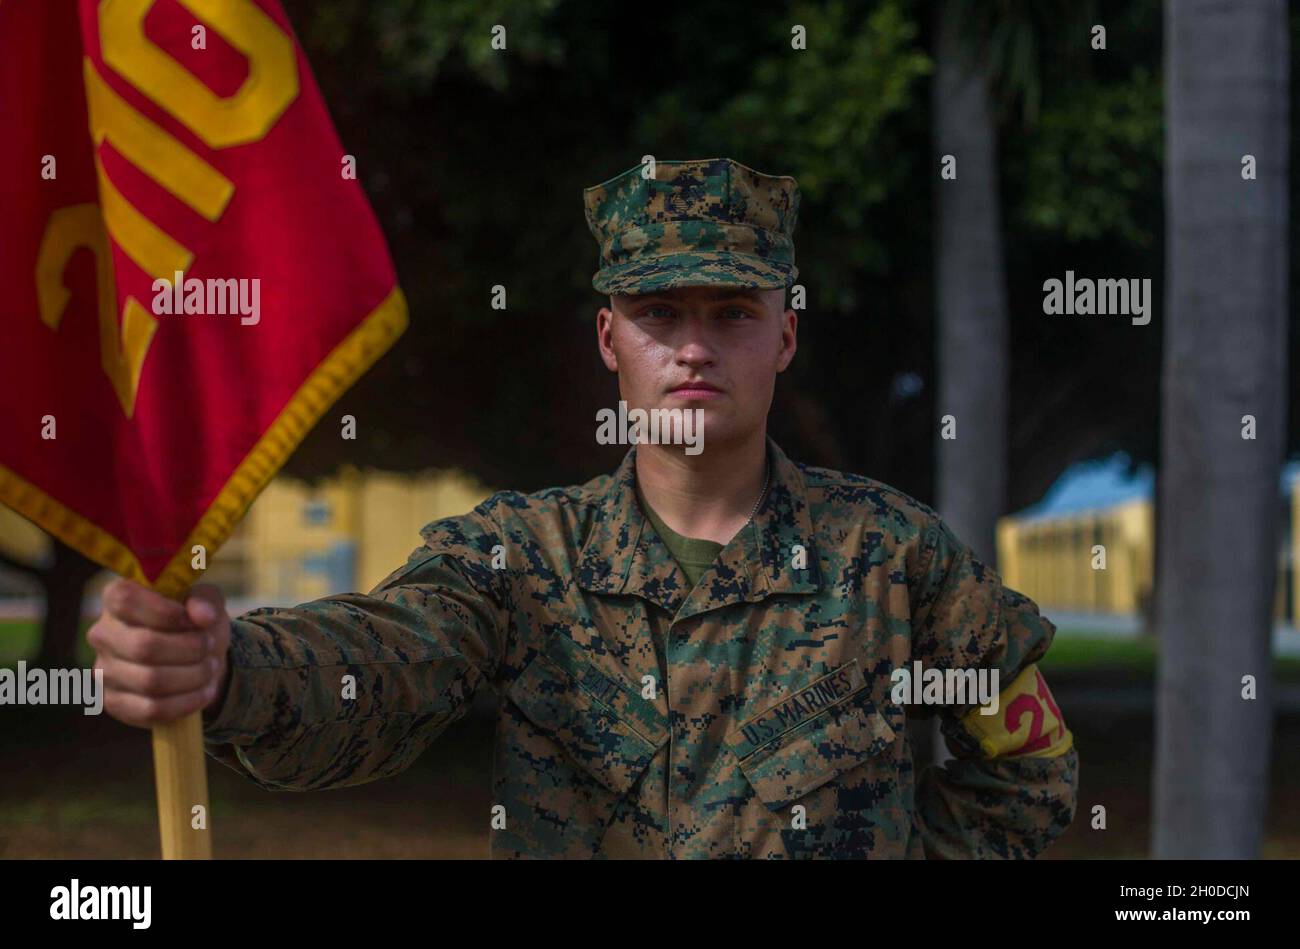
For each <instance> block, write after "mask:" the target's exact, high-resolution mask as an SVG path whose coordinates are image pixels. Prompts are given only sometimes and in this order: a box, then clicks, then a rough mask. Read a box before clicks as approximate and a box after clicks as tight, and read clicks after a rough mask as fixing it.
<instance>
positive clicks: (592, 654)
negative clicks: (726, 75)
mask: <svg viewBox="0 0 1300 949" xmlns="http://www.w3.org/2000/svg"><path fill="white" fill-rule="evenodd" d="M584 199H585V207H586V216H587V222H588V225H589V227H590V229H591V231H592V233H593V235H594V236H595V237H596V239H597V241H598V242H599V244H600V264H601V266H600V270H599V272H598V273H597V274H596V276H595V278H594V280H593V285H594V286H595V288H596V289H597V290H598V291H600V292H602V293H606V294H615V295H617V294H644V293H653V292H660V291H667V290H670V289H672V288H676V287H687V286H702V285H704V286H714V285H717V286H735V287H749V288H758V289H768V290H770V289H777V288H788V287H789V286H791V285H792V284H793V283H794V280H795V278H796V276H797V270H796V269H795V266H794V247H793V239H792V238H793V231H794V226H795V220H796V217H797V212H798V204H799V194H798V190H797V186H796V184H795V182H794V180H793V179H792V178H789V177H773V176H768V175H763V174H759V173H758V172H755V171H753V170H752V169H749V168H747V167H745V166H744V165H741V164H739V163H737V162H734V161H730V160H726V159H713V160H707V161H688V162H658V163H657V167H656V168H655V169H654V173H653V174H652V175H647V174H645V173H643V169H642V166H637V167H636V168H633V169H631V170H629V171H628V172H625V173H624V174H622V175H619V176H618V177H616V178H613V179H611V180H610V181H607V182H605V183H604V184H602V185H598V186H595V187H593V188H589V189H587V191H586V192H585V194H584ZM765 445H766V463H767V468H766V471H767V477H766V486H765V490H764V491H763V492H762V494H761V495H760V496H759V500H758V502H757V503H756V504H755V506H754V510H753V512H752V514H751V517H750V518H749V520H748V521H747V522H746V523H745V524H744V526H743V527H741V529H740V530H739V531H737V532H736V533H735V534H734V536H732V537H731V538H730V540H729V541H727V542H726V543H721V542H717V541H709V540H707V539H701V538H692V537H685V536H681V535H679V534H678V533H677V532H675V531H673V530H672V529H671V528H670V527H669V526H668V525H667V524H666V523H665V520H664V518H663V517H661V516H660V515H659V514H658V513H656V512H655V511H654V510H653V508H650V507H649V505H648V504H646V502H645V499H644V497H643V496H642V492H641V490H640V488H639V485H638V477H637V463H636V454H637V452H638V451H639V450H648V446H646V445H634V446H633V447H631V448H630V449H629V450H628V452H627V454H626V456H625V458H624V460H623V462H622V464H621V465H620V466H619V468H618V469H617V470H616V471H614V472H613V473H612V474H605V475H601V476H599V477H597V478H594V479H593V480H591V481H589V482H587V483H586V484H582V485H576V486H571V487H557V488H550V489H547V490H543V491H538V492H535V493H532V494H520V493H517V492H512V491H504V492H499V493H497V494H494V495H493V496H492V497H490V498H488V499H487V500H486V501H484V502H483V503H482V504H480V505H479V506H478V507H476V508H475V509H474V510H473V511H472V512H470V513H468V514H465V515H463V516H459V517H450V518H444V519H442V520H438V521H434V522H433V523H430V524H428V525H427V526H425V527H424V528H423V530H422V532H421V534H422V537H423V544H421V545H420V546H419V547H418V548H417V549H416V550H415V551H414V552H413V553H412V554H411V556H410V558H409V559H408V561H407V562H406V563H405V564H404V565H403V566H402V567H400V568H399V569H397V570H396V571H395V572H394V573H392V574H391V575H390V576H389V577H388V578H387V579H385V580H384V581H383V582H382V583H380V584H379V586H377V587H376V588H375V589H374V590H372V591H371V592H370V593H369V594H365V595H362V594H342V595H337V596H329V597H326V598H324V599H320V600H316V601H313V602H310V603H305V604H302V605H300V606H296V607H293V608H289V609H259V610H255V611H253V612H250V613H247V614H244V615H243V616H241V617H239V618H238V619H236V620H234V621H233V623H232V627H231V638H230V652H229V657H228V658H229V670H230V671H229V675H228V677H227V679H226V682H227V686H226V694H225V696H224V699H223V700H222V701H221V702H220V703H218V704H214V705H213V707H212V708H211V709H210V710H209V711H207V712H205V715H204V721H205V727H204V736H205V741H206V745H207V750H208V753H209V754H210V755H212V756H213V757H215V758H217V759H218V760H220V761H222V762H223V763H225V764H227V765H229V766H230V767H233V768H236V769H238V770H239V771H241V772H242V773H244V774H246V775H247V776H248V778H249V779H251V780H252V781H254V782H256V783H257V784H258V785H260V786H262V787H265V788H268V789H295V790H308V789H315V788H329V787H340V786H345V785H354V784H360V783H362V782H366V781H371V780H374V779H376V778H381V777H384V776H387V775H392V774H396V773H398V772H400V771H401V770H403V769H404V768H406V767H407V766H408V765H409V764H411V762H412V761H414V760H415V759H416V757H417V756H419V754H420V753H421V752H422V751H423V750H424V749H425V748H426V747H428V745H429V744H430V743H431V742H432V741H434V740H435V739H436V738H437V737H438V735H439V734H441V733H442V732H443V730H444V729H446V728H447V726H448V725H450V724H451V723H452V722H454V721H455V720H457V719H458V718H459V717H461V716H462V715H464V714H465V713H466V711H467V710H468V709H469V708H470V704H471V701H472V699H473V698H474V696H475V694H476V693H477V692H478V691H479V690H481V689H492V690H494V691H495V693H496V694H497V695H498V696H499V699H500V701H499V720H498V723H497V729H496V737H495V751H494V767H493V778H492V782H493V801H494V804H499V805H501V810H500V811H499V814H500V816H501V818H502V819H501V820H500V821H498V822H497V823H498V824H499V825H500V826H494V827H493V829H492V831H491V853H492V855H493V856H494V857H563V858H591V857H642V858H807V857H826V858H853V857H859V858H862V857H870V858H888V857H892V858H959V857H977V858H1025V857H1033V856H1036V855H1038V854H1039V853H1041V852H1042V851H1043V850H1044V848H1046V847H1047V846H1048V844H1049V843H1050V842H1051V840H1052V839H1053V838H1055V837H1056V836H1058V835H1059V834H1060V833H1061V832H1062V831H1063V830H1064V829H1065V828H1066V827H1067V826H1068V825H1069V823H1070V821H1071V820H1072V818H1073V816H1074V812H1075V801H1076V793H1077V781H1078V779H1077V774H1078V755H1077V751H1076V750H1075V748H1074V745H1073V739H1072V736H1071V734H1070V732H1069V730H1068V728H1067V727H1066V725H1065V721H1064V718H1063V716H1062V714H1061V712H1060V710H1059V709H1058V708H1057V705H1056V703H1055V701H1054V700H1053V698H1052V695H1051V692H1050V690H1049V689H1048V687H1047V683H1046V681H1045V680H1044V678H1043V676H1042V674H1041V672H1040V671H1039V670H1038V666H1037V663H1038V661H1039V660H1040V659H1041V658H1042V656H1043V655H1044V653H1045V652H1046V651H1047V649H1048V646H1049V645H1050V644H1051V641H1052V637H1053V634H1054V631H1055V630H1054V627H1053V626H1052V624H1051V623H1050V622H1049V621H1048V620H1047V619H1045V618H1043V617H1042V616H1041V615H1040V613H1039V610H1038V608H1037V607H1036V606H1035V605H1034V603H1033V602H1032V601H1030V600H1029V599H1027V598H1026V597H1024V596H1022V595H1020V594H1019V593H1016V592H1015V591H1013V590H1011V589H1008V588H1007V587H1005V586H1004V585H1003V584H1002V582H1001V579H1000V578H999V576H998V574H997V573H996V572H995V571H994V570H993V569H991V568H990V567H988V566H987V565H985V564H983V563H981V562H980V561H979V560H978V559H977V558H976V557H975V556H974V555H973V554H972V552H971V550H970V549H969V548H968V547H966V546H965V545H964V544H963V543H962V542H961V541H960V540H959V539H958V538H957V537H956V536H954V534H953V532H952V531H951V530H950V529H949V527H948V526H947V525H946V524H945V523H944V522H943V520H942V519H941V518H940V517H939V516H938V515H937V514H936V513H935V512H934V511H933V510H931V509H930V508H929V507H927V506H925V505H924V504H921V503H919V502H917V501H915V500H913V499H912V498H910V497H908V496H907V495H905V494H903V493H901V492H899V491H897V490H894V489H893V488H890V487H888V486H887V485H884V484H881V483H880V482H878V481H875V480H872V479H871V478H868V477H864V476H861V475H856V474H848V473H844V472H839V471H831V470H827V469H823V468H816V467H810V466H806V465H803V464H799V463H797V462H794V461H792V460H791V459H789V458H788V457H787V456H786V455H785V453H784V452H783V451H782V450H781V449H780V447H779V446H778V445H777V444H776V443H775V442H774V441H772V440H771V439H770V438H766V440H765ZM705 450H706V451H707V443H706V449H705ZM918 662H919V663H921V665H922V667H924V668H927V669H937V670H984V671H985V672H991V671H992V670H997V672H998V681H999V682H1000V692H1001V694H1000V696H999V702H998V711H997V713H996V714H993V715H984V714H981V712H982V711H983V710H982V709H981V708H979V707H978V706H977V705H975V704H974V696H969V695H968V696H967V698H968V699H969V701H967V702H964V703H960V704H954V703H949V704H943V705H915V704H903V702H900V701H896V700H895V698H896V694H897V693H896V691H895V689H894V684H895V681H896V680H895V678H894V675H893V674H894V672H895V670H898V669H904V668H905V669H909V670H911V669H913V668H915V665H914V664H915V663H918ZM344 675H352V676H354V677H355V681H356V683H357V688H356V695H355V698H344V697H343V693H342V690H341V688H340V682H341V680H342V677H343V676H344ZM934 714H939V715H940V716H941V722H942V724H941V728H942V732H943V735H944V737H945V739H946V742H947V744H948V747H949V750H950V751H951V752H952V753H953V755H954V756H955V757H954V758H953V759H952V760H950V761H948V762H947V763H946V764H945V765H943V766H933V767H929V768H926V769H925V770H923V771H922V772H921V773H919V774H918V773H917V772H916V770H915V768H914V765H913V758H912V749H911V747H910V745H909V742H908V738H907V730H906V728H905V727H904V726H905V722H906V720H907V719H908V717H909V716H921V717H927V716H930V715H934ZM484 819H485V820H488V815H484Z"/></svg>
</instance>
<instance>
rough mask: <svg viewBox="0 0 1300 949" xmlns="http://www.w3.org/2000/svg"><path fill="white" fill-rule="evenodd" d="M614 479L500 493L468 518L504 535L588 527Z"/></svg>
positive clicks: (597, 478) (607, 476)
mask: <svg viewBox="0 0 1300 949" xmlns="http://www.w3.org/2000/svg"><path fill="white" fill-rule="evenodd" d="M611 481H612V476H611V475H608V474H602V475H600V476H598V477H595V478H592V479H591V480H590V481H586V482H584V483H582V484H572V485H564V486H558V487H550V488H542V489H540V490H537V491H532V492H523V491H497V492H496V493H495V494H493V495H491V496H490V497H488V498H486V499H484V500H483V501H482V502H481V503H480V504H478V505H477V506H476V507H475V508H474V510H473V511H472V512H470V514H468V515H466V517H468V518H473V519H474V520H476V521H477V522H478V523H480V524H481V525H482V526H483V527H484V528H486V529H495V530H497V531H499V532H503V533H515V532H525V533H536V532H539V531H544V530H547V529H555V528H560V529H562V530H571V529H574V528H579V527H581V526H583V525H585V524H586V522H587V521H588V520H589V519H590V518H591V516H592V514H593V512H595V511H596V510H597V509H598V508H599V507H600V505H601V503H602V502H603V501H604V499H605V497H606V495H607V493H608V491H609V489H610V485H611Z"/></svg>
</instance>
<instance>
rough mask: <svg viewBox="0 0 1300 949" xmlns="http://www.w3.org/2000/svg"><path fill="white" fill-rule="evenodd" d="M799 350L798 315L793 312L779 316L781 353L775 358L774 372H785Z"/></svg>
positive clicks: (786, 312) (789, 311) (788, 311)
mask: <svg viewBox="0 0 1300 949" xmlns="http://www.w3.org/2000/svg"><path fill="white" fill-rule="evenodd" d="M798 348H799V315H798V314H797V313H795V311H794V310H786V311H785V312H784V313H782V314H781V351H780V352H779V353H778V354H777V357H776V371H777V372H785V369H786V366H788V365H790V363H791V362H792V361H793V360H794V354H795V351H796V350H798Z"/></svg>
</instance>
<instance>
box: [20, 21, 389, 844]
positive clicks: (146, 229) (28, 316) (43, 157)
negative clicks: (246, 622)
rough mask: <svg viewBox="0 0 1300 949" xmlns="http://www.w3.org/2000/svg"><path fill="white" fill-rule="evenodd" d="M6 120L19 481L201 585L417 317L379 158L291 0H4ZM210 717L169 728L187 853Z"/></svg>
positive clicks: (120, 561)
mask: <svg viewBox="0 0 1300 949" xmlns="http://www.w3.org/2000/svg"><path fill="white" fill-rule="evenodd" d="M0 141H4V142H5V143H6V146H5V148H3V149H0V207H3V208H4V209H5V214H4V215H3V216H2V217H0V246H2V247H3V248H4V253H3V254H0V308H3V312H0V317H3V319H4V323H5V332H6V345H5V346H4V347H0V419H3V420H4V425H5V432H4V438H3V439H0V502H3V503H5V504H7V505H9V506H10V507H12V508H14V509H15V510H17V511H18V512H19V513H21V514H22V515H24V516H25V517H27V518H29V519H30V520H32V521H34V522H35V523H36V524H37V525H39V526H40V527H42V528H44V529H45V530H47V531H48V532H49V533H51V534H53V535H54V536H55V537H58V538H59V539H61V540H62V541H64V542H65V543H67V544H68V545H69V546H71V547H73V548H75V549H76V550H79V551H80V552H81V553H83V554H85V555H86V556H87V557H89V558H91V559H92V560H94V561H96V562H97V563H99V564H101V565H103V566H104V567H107V568H109V569H111V570H113V571H115V572H117V573H119V574H121V575H122V576H124V577H127V578H130V579H133V580H136V581H137V582H140V583H143V584H146V585H149V586H151V587H152V588H154V589H155V590H158V591H160V592H162V593H164V594H166V595H168V596H172V597H175V598H177V599H181V598H183V597H184V594H185V591H187V590H188V589H189V587H190V585H191V584H192V583H193V582H194V581H195V580H196V579H197V578H198V577H199V576H200V575H201V574H202V572H203V570H204V569H205V568H206V560H207V558H208V557H211V556H212V555H213V554H214V553H215V552H216V550H217V549H218V548H219V547H220V546H221V544H222V543H223V542H224V541H225V540H226V538H227V537H229V536H230V533H231V531H232V530H234V528H235V526H236V524H238V522H239V520H240V518H241V517H242V516H243V515H244V513H245V512H246V511H247V509H248V506H249V505H250V504H251V503H252V502H253V499H254V498H255V497H256V496H257V494H258V492H260V491H261V490H262V488H263V487H264V486H265V485H266V484H267V483H268V482H269V481H270V479H271V478H272V477H273V476H274V475H275V473H276V471H278V470H279V468H280V467H281V465H283V464H284V462H285V460H286V459H287V458H288V457H289V455H290V454H291V453H292V452H293V451H294V449H295V448H296V447H297V446H298V445H299V444H300V442H301V441H302V439H303V438H304V437H305V436H306V434H307V432H308V431H309V430H310V429H311V428H312V426H313V425H315V424H316V423H317V422H318V421H319V420H320V419H321V417H322V416H323V415H324V413H325V412H326V411H327V410H328V409H329V407H330V406H331V405H332V404H333V403H334V402H335V401H336V400H337V399H338V397H339V396H340V395H341V394H342V393H343V392H344V391H346V390H347V389H348V387H350V386H351V385H352V384H353V383H354V382H355V381H356V380H357V379H358V378H359V377H360V376H361V375H362V374H363V373H364V372H365V371H366V370H367V369H369V368H370V366H371V365H372V364H373V363H374V362H375V361H376V360H377V359H378V358H379V357H380V356H381V355H382V354H383V353H384V352H385V351H386V350H387V349H388V348H389V347H390V346H391V345H392V344H393V342H394V341H395V340H396V338H397V337H398V336H399V335H400V334H401V333H402V331H403V329H404V328H405V327H406V324H407V309H406V301H405V299H404V297H403V296H402V292H401V290H400V289H399V287H398V285H397V280H396V274H395V273H394V270H393V265H392V261H391V259H390V257H389V254H388V249H387V246H386V244H385V241H384V237H383V234H382V232H381V231H380V229H379V226H378V224H377V222H376V220H375V217H374V214H373V213H372V211H371V209H370V206H369V203H368V202H367V199H366V197H365V194H364V192H363V191H362V189H361V186H360V183H359V180H358V176H357V173H356V167H357V164H356V160H355V158H354V156H351V155H346V154H344V151H343V149H342V147H341V146H340V144H339V140H338V137H337V135H336V133H335V131H334V128H333V124H332V123H331V121H330V118H329V115H328V113H327V112H326V109H325V105H324V102H323V100H322V98H321V95H320V91H319V89H318V88H317V86H316V84H315V80H314V79H313V77H312V74H311V70H310V68H309V66H308V64H307V61H306V59H305V57H304V55H303V53H302V50H301V48H300V47H299V45H298V43H297V42H296V40H295V38H294V34H293V30H292V28H291V26H290V24H289V21H288V19H287V17H286V16H285V14H284V10H283V9H282V8H281V6H280V4H279V2H278V0H182V2H180V3H158V2H157V0H0ZM202 726H203V722H202V715H201V713H195V714H194V715H191V716H190V717H188V718H186V719H184V720H182V721H178V722H176V723H174V724H171V725H166V726H162V727H159V728H156V729H154V733H153V744H154V762H155V769H156V779H157V790H158V806H159V826H160V829H161V832H162V852H163V856H164V857H166V858H169V859H171V858H184V857H192V858H204V857H207V856H209V855H210V853H211V844H210V836H209V833H208V831H207V830H206V829H200V828H201V827H202V828H206V827H209V826H210V821H208V820H207V817H208V815H207V814H206V811H207V804H208V800H207V787H206V772H205V770H204V760H203V754H204V743H203V742H204V735H203V727H202ZM198 807H201V808H202V809H203V810H202V812H200V811H197V810H195V809H196V808H198ZM200 813H202V816H203V818H204V819H203V820H199V819H198V818H199V816H200Z"/></svg>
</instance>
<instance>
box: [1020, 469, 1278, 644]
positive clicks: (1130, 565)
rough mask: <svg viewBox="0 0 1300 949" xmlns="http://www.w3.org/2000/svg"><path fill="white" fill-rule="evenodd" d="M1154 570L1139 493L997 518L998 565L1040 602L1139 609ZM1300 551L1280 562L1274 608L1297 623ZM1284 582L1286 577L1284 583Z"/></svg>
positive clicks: (1149, 526)
mask: <svg viewBox="0 0 1300 949" xmlns="http://www.w3.org/2000/svg"><path fill="white" fill-rule="evenodd" d="M1291 532H1292V537H1291V545H1290V549H1291V550H1292V551H1296V550H1300V491H1294V490H1293V491H1292V492H1291ZM1154 570H1155V516H1154V508H1153V506H1152V503H1151V501H1149V500H1146V499H1137V500H1133V501H1128V502H1125V503H1122V504H1117V505H1114V506H1112V507H1109V508H1105V509H1102V510H1096V511H1082V512H1079V513H1078V514H1071V515H1062V516H1060V517H1050V518H1047V517H1045V518H1017V517H1004V518H1002V519H1001V520H999V521H998V572H999V573H1001V575H1002V578H1003V580H1004V581H1005V582H1006V584H1007V586H1010V587H1012V588H1014V589H1016V590H1019V591H1020V592H1022V593H1024V594H1025V595H1026V596H1028V597H1030V598H1031V599H1033V600H1034V601H1035V602H1037V603H1038V604H1039V605H1040V606H1043V607H1050V608H1053V609H1058V610H1072V611H1078V612H1082V613H1127V614H1132V613H1142V612H1145V610H1146V609H1147V606H1148V600H1149V598H1150V596H1151V590H1152V587H1153V574H1154ZM1298 571H1300V558H1296V557H1292V558H1290V561H1289V562H1287V561H1283V562H1281V563H1279V572H1278V582H1277V601H1276V604H1275V615H1276V616H1277V617H1278V618H1279V619H1282V618H1284V617H1287V616H1290V617H1291V621H1292V622H1293V623H1296V624H1297V625H1300V602H1297V601H1298V600H1300V597H1296V596H1295V595H1294V592H1293V591H1294V590H1297V589H1300V573H1298ZM1288 581H1290V582H1288Z"/></svg>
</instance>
